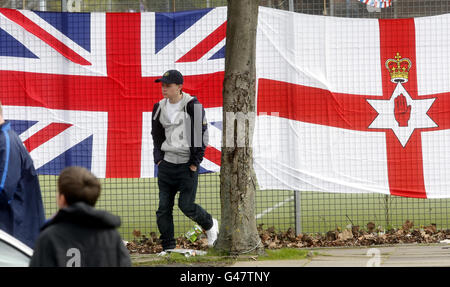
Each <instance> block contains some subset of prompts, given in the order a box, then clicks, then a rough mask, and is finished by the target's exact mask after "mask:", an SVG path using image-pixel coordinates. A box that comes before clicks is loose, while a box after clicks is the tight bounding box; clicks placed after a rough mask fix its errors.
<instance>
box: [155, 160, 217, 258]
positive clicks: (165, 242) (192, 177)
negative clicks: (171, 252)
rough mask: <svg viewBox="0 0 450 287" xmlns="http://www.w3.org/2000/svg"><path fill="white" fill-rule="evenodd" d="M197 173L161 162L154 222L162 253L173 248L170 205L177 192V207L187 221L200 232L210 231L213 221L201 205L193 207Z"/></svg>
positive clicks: (171, 208)
mask: <svg viewBox="0 0 450 287" xmlns="http://www.w3.org/2000/svg"><path fill="white" fill-rule="evenodd" d="M197 184H198V171H195V172H194V171H192V170H191V169H190V168H189V165H188V164H187V163H186V164H173V163H170V162H167V161H164V160H163V161H161V163H160V164H159V166H158V186H159V206H158V210H157V211H156V221H157V224H158V229H159V232H160V233H161V237H160V239H161V241H162V247H163V249H164V250H165V249H171V248H175V247H176V241H175V238H174V226H173V205H174V200H175V195H176V193H177V192H178V191H180V196H179V198H178V207H179V208H180V210H181V211H182V212H183V213H184V214H185V215H186V216H187V217H189V218H190V219H192V220H193V221H195V222H196V223H197V224H198V225H200V226H201V227H202V228H203V229H205V230H208V229H210V228H211V227H212V225H213V222H212V217H211V215H210V214H209V213H208V212H206V210H204V209H203V208H202V207H201V206H200V205H198V204H195V195H196V193H197Z"/></svg>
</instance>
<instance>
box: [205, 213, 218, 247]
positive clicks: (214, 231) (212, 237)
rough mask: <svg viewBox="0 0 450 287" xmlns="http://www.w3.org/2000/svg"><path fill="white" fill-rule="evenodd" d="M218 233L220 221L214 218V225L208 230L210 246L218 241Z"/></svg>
mask: <svg viewBox="0 0 450 287" xmlns="http://www.w3.org/2000/svg"><path fill="white" fill-rule="evenodd" d="M217 234H219V223H218V222H217V219H215V218H213V226H212V227H211V229H209V230H207V231H206V236H207V237H208V246H209V247H213V246H214V243H216V240H217Z"/></svg>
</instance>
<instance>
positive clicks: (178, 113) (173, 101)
mask: <svg viewBox="0 0 450 287" xmlns="http://www.w3.org/2000/svg"><path fill="white" fill-rule="evenodd" d="M155 82H157V83H161V88H162V89H161V90H162V95H163V97H164V98H163V99H162V100H160V101H159V102H157V103H156V104H155V105H154V107H153V114H152V115H153V117H152V137H153V158H154V161H155V164H156V165H158V187H159V207H158V210H157V211H156V219H157V224H158V229H159V231H160V233H161V237H160V239H161V242H162V247H163V250H167V249H173V248H175V247H176V241H175V238H174V225H173V214H172V212H173V206H174V199H175V195H176V193H177V192H178V191H180V196H179V199H178V207H179V208H180V210H181V211H182V212H183V213H184V214H185V215H186V216H187V217H189V218H190V219H192V220H193V221H194V222H196V223H198V224H199V225H200V226H201V227H202V228H203V229H204V230H206V235H207V237H208V245H209V246H213V245H214V243H215V241H216V239H217V234H218V232H219V224H218V222H217V220H216V219H215V218H212V216H211V215H210V214H209V213H208V212H207V211H206V210H204V209H203V208H202V207H201V206H200V205H198V204H196V203H195V195H196V193H197V184H198V169H199V166H200V162H201V161H202V160H203V156H204V153H205V149H206V146H207V144H208V129H207V122H206V117H205V110H204V109H203V106H202V105H201V104H200V102H199V101H198V100H197V98H196V97H193V96H191V95H189V94H187V93H185V92H183V91H182V88H183V75H182V74H181V73H180V72H179V71H177V70H169V71H167V72H165V73H164V75H163V76H162V77H161V78H159V79H157V80H156V81H155Z"/></svg>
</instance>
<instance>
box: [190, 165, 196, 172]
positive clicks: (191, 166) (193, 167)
mask: <svg viewBox="0 0 450 287" xmlns="http://www.w3.org/2000/svg"><path fill="white" fill-rule="evenodd" d="M189 168H190V169H191V170H192V171H197V166H195V165H193V164H191V165H190V166H189Z"/></svg>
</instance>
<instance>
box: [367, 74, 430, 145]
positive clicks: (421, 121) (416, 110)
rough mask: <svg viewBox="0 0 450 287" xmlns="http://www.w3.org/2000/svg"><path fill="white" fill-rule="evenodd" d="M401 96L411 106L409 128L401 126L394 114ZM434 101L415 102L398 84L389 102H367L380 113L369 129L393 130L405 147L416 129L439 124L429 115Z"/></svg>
mask: <svg viewBox="0 0 450 287" xmlns="http://www.w3.org/2000/svg"><path fill="white" fill-rule="evenodd" d="M401 94H403V96H404V97H405V98H406V103H407V105H408V106H409V105H410V106H411V112H410V116H409V121H408V125H407V126H399V123H398V122H397V120H396V119H395V114H394V109H395V98H397V96H400V95H401ZM434 100H435V99H434V98H433V99H423V100H413V99H412V98H411V96H410V95H409V94H408V92H407V91H406V90H405V88H403V86H402V84H401V83H398V84H397V87H396V88H395V90H394V92H393V93H392V96H391V98H390V99H389V100H367V102H369V104H370V105H371V106H372V107H373V108H374V109H375V110H376V111H377V113H378V116H377V117H376V118H375V120H374V121H373V122H372V123H371V124H370V126H369V128H370V129H391V130H392V131H393V132H394V134H395V135H396V136H397V139H398V140H399V141H400V143H401V144H402V146H403V147H405V146H406V144H407V143H408V140H409V138H410V137H411V135H412V134H413V132H414V130H415V129H419V128H434V127H437V124H436V123H435V122H434V121H433V120H432V119H431V118H430V117H429V116H428V115H427V112H428V110H429V109H430V107H431V105H432V104H433V102H434Z"/></svg>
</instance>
